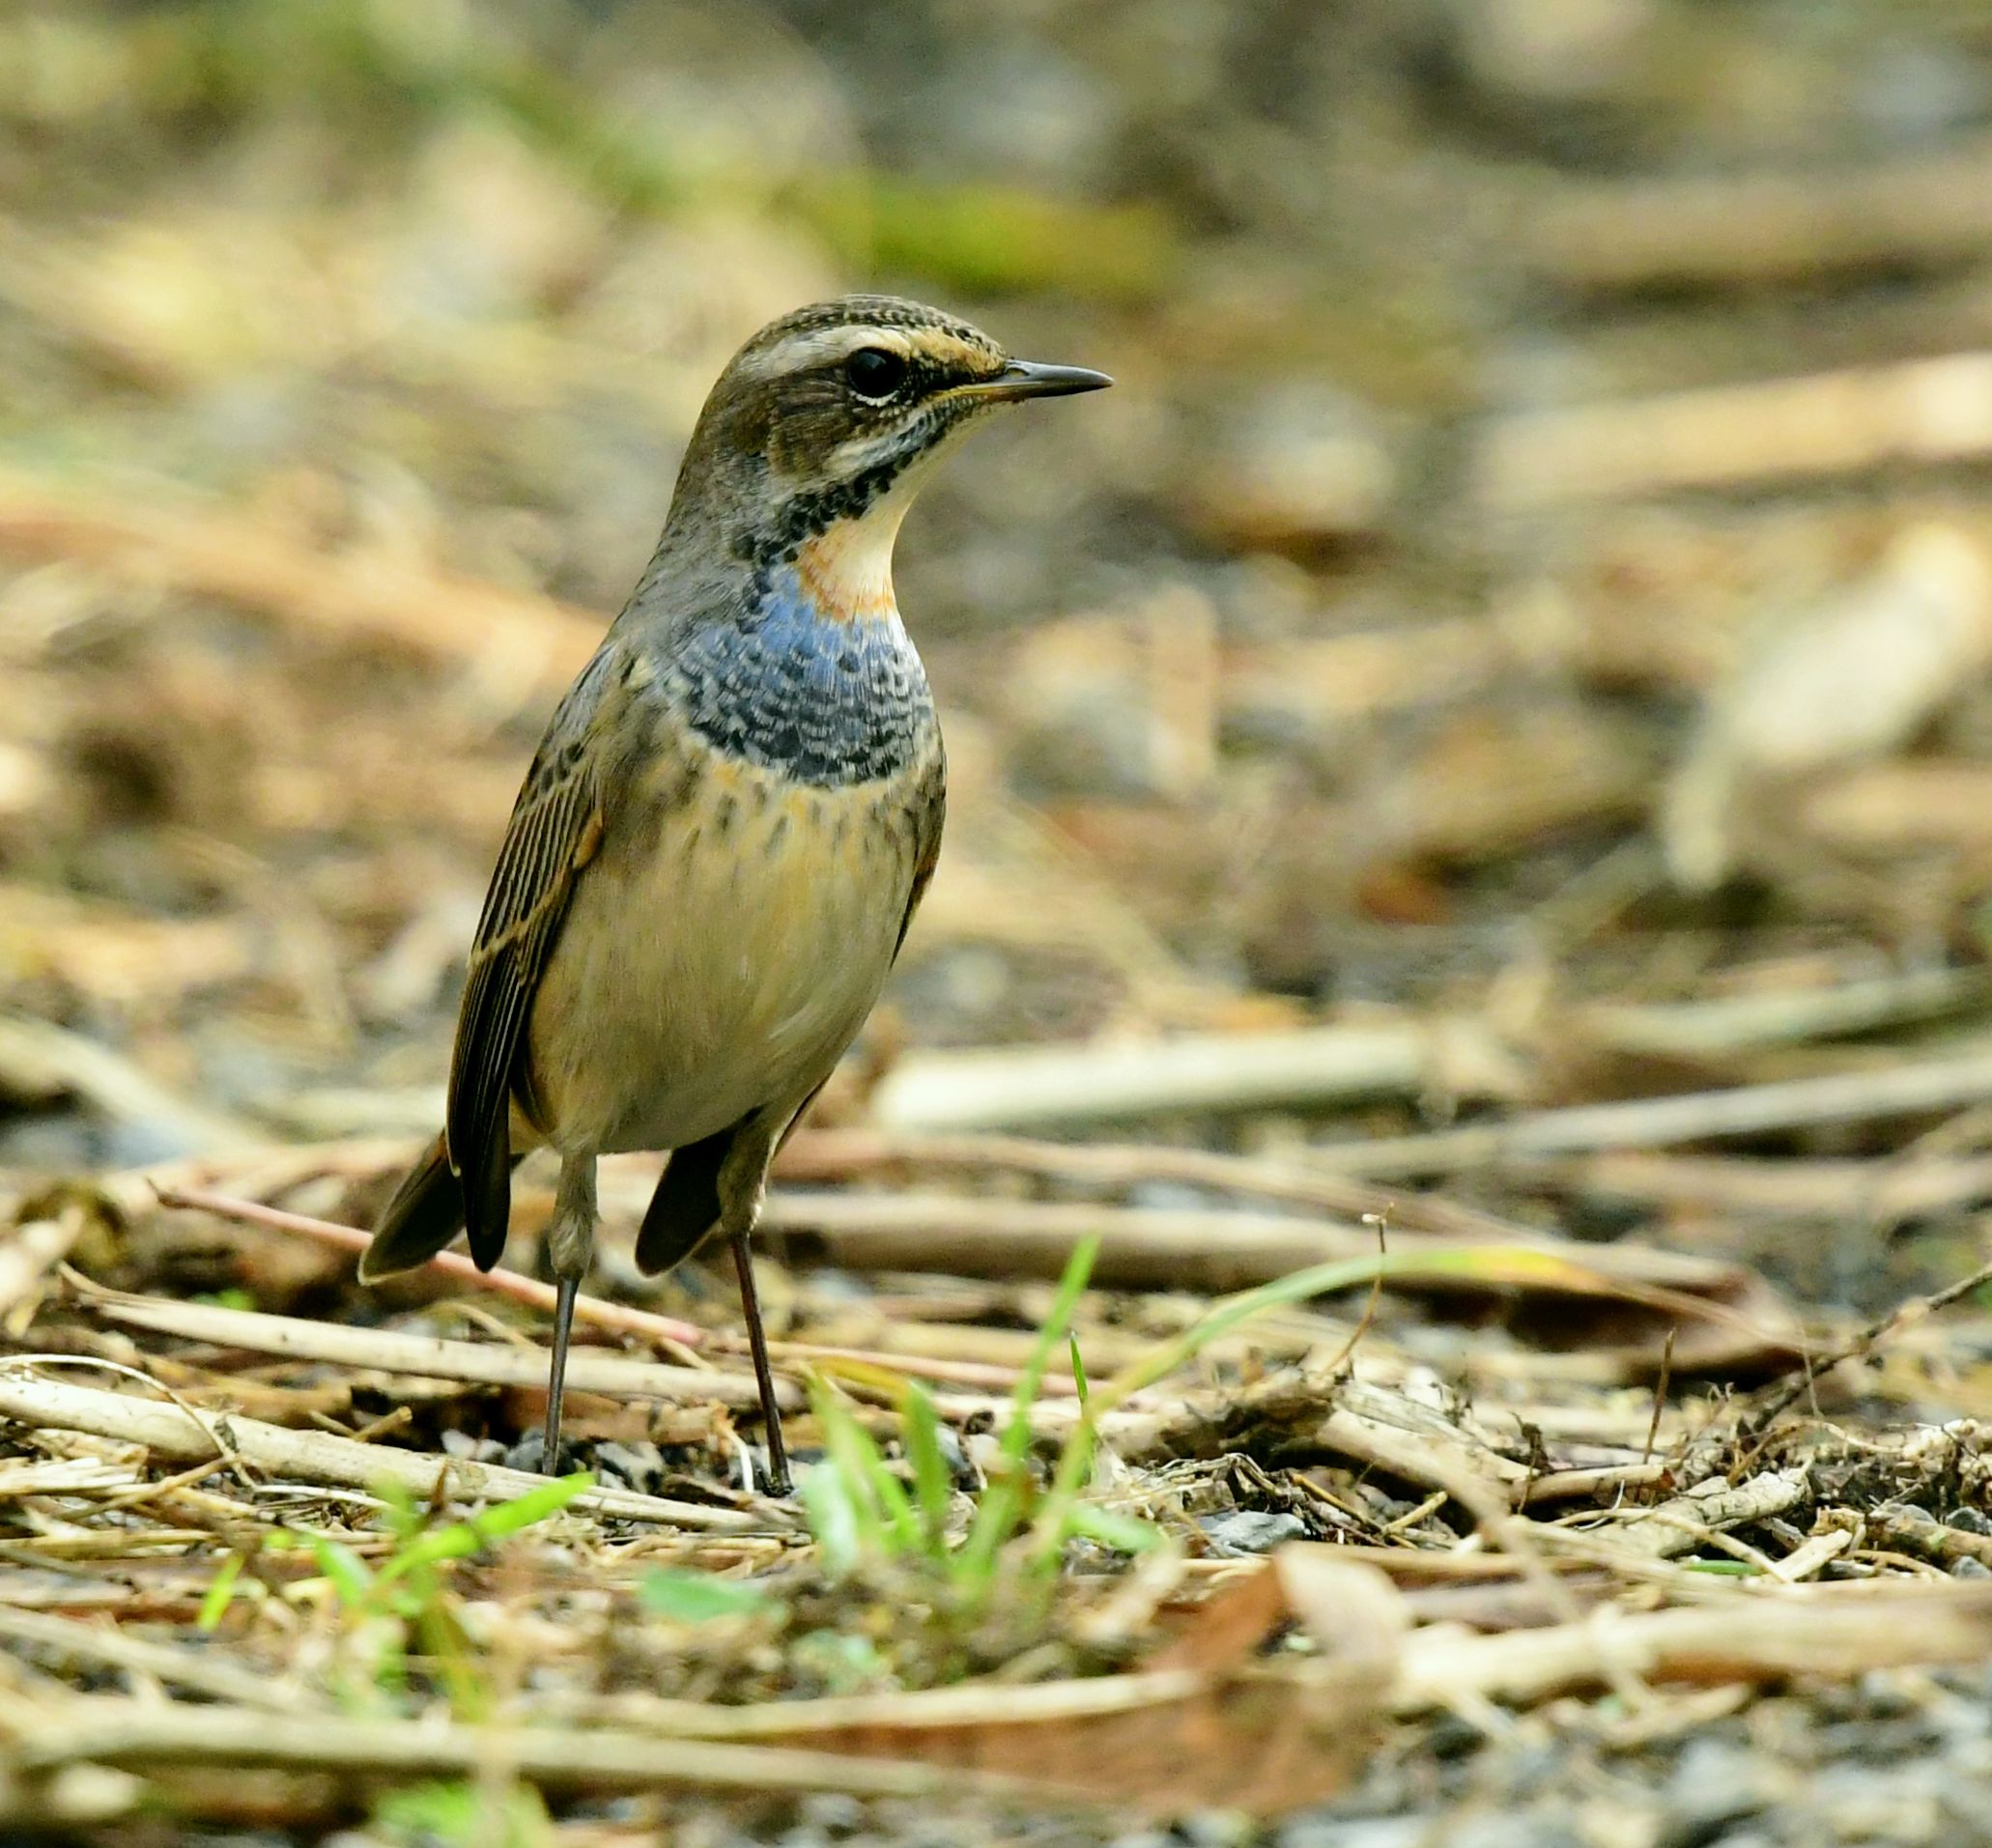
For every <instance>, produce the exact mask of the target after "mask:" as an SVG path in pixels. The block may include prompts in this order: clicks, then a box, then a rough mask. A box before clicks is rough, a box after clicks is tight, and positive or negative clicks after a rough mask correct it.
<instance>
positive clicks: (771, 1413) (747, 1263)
mask: <svg viewBox="0 0 1992 1848" xmlns="http://www.w3.org/2000/svg"><path fill="white" fill-rule="evenodd" d="M753 1236H754V1235H753V1234H752V1232H736V1233H733V1234H732V1235H731V1238H732V1243H733V1265H734V1268H735V1269H737V1270H738V1271H739V1272H740V1308H741V1312H742V1313H743V1314H744V1315H745V1316H746V1318H747V1345H748V1348H749V1349H750V1350H752V1352H753V1354H754V1384H755V1385H757V1386H758V1387H759V1388H760V1393H761V1422H762V1423H763V1424H764V1425H766V1426H767V1428H768V1488H769V1490H770V1491H771V1492H772V1493H775V1494H778V1495H785V1494H787V1493H788V1491H789V1482H788V1446H787V1445H786V1444H784V1443H783V1440H782V1412H781V1409H780V1407H777V1405H776V1404H775V1373H774V1369H773V1368H771V1367H770V1366H769V1365H768V1335H767V1330H766V1329H764V1328H763V1327H762V1326H761V1299H760V1294H759V1292H758V1291H756V1290H755V1289H754V1246H753Z"/></svg>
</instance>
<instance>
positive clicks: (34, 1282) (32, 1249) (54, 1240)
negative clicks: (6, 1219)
mask: <svg viewBox="0 0 1992 1848" xmlns="http://www.w3.org/2000/svg"><path fill="white" fill-rule="evenodd" d="M88 1223H89V1218H88V1215H87V1214H85V1213H84V1212H83V1211H82V1209H81V1208H77V1207H71V1208H69V1209H68V1210H67V1211H65V1212H64V1213H63V1214H62V1216H61V1217H60V1218H58V1219H40V1220H37V1221H36V1222H35V1223H34V1224H32V1225H27V1226H16V1227H14V1233H13V1236H12V1237H11V1238H10V1239H9V1241H8V1242H7V1243H6V1244H5V1245H0V1321H4V1320H5V1319H6V1317H7V1316H8V1315H9V1314H10V1313H11V1312H12V1311H13V1309H14V1306H15V1305H16V1304H18V1303H22V1302H25V1301H26V1300H27V1299H28V1297H29V1296H31V1295H33V1294H34V1293H35V1292H36V1291H37V1290H38V1289H40V1288H41V1285H42V1279H43V1277H45V1276H47V1274H48V1273H49V1271H51V1270H52V1269H54V1268H55V1266H56V1265H59V1264H60V1263H61V1262H62V1261H63V1259H65V1258H66V1257H68V1256H69V1251H70V1247H71V1245H72V1244H74V1243H75V1242H76V1240H77V1239H78V1238H79V1237H82V1233H83V1228H84V1227H85V1226H86V1225H87V1224H88Z"/></svg>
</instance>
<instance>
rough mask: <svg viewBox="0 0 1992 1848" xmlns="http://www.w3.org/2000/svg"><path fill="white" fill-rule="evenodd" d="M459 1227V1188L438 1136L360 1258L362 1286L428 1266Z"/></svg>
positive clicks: (461, 1203)
mask: <svg viewBox="0 0 1992 1848" xmlns="http://www.w3.org/2000/svg"><path fill="white" fill-rule="evenodd" d="M463 1225H464V1189H463V1185H462V1183H461V1182H460V1181H459V1180H457V1178H456V1176H455V1175H453V1174H451V1173H450V1171H449V1152H448V1151H447V1150H446V1149H444V1147H443V1145H442V1138H441V1136H438V1137H437V1138H436V1140H435V1141H434V1142H432V1143H431V1144H430V1145H429V1147H428V1148H427V1149H426V1150H424V1151H423V1152H422V1158H421V1160H419V1161H418V1162H416V1163H415V1165H414V1166H413V1168H412V1169H411V1170H410V1171H409V1174H408V1178H407V1179H406V1180H404V1181H403V1182H402V1183H401V1185H400V1186H399V1187H398V1188H396V1189H395V1193H394V1198H393V1199H392V1200H390V1201H388V1203H387V1209H386V1211H385V1212H384V1213H382V1215H381V1219H380V1223H379V1225H377V1226H376V1227H375V1228H374V1242H373V1243H372V1244H370V1245H369V1246H367V1248H366V1250H365V1251H364V1252H362V1253H361V1254H360V1259H359V1280H360V1282H361V1283H373V1282H374V1281H376V1280H377V1279H378V1278H381V1277H391V1276H393V1275H394V1273H395V1272H396V1271H397V1270H413V1268H414V1267H415V1266H416V1265H425V1264H427V1263H428V1262H429V1260H430V1259H431V1258H433V1257H435V1255H436V1254H437V1253H438V1252H439V1251H441V1249H442V1247H443V1246H444V1245H446V1244H448V1243H449V1241H450V1240H451V1239H452V1238H454V1237H456V1236H457V1234H458V1233H459V1232H461V1231H462V1230H463Z"/></svg>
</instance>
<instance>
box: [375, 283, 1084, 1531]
mask: <svg viewBox="0 0 1992 1848" xmlns="http://www.w3.org/2000/svg"><path fill="white" fill-rule="evenodd" d="M1110 383H1111V382H1110V381H1109V380H1108V379H1107V378H1106V377H1105V375H1103V374H1101V373H1097V372H1090V371H1087V370H1086V369H1084V368H1083V367H1079V366H1054V365H1039V364H1034V363H1032V362H1030V361H1028V360H1022V359H1012V358H1010V355H1008V354H1006V353H1005V352H1004V350H1003V349H1002V348H1001V347H999V346H998V345H997V344H996V342H995V341H993V340H991V339H990V338H989V336H988V335H987V334H985V333H982V332H981V331H979V330H978V329H977V328H975V327H970V326H969V325H968V324H967V323H966V322H963V321H957V320H956V319H954V318H953V316H952V315H946V314H943V313H941V312H940V311H939V310H937V309H934V308H926V307H922V306H920V305H919V304H918V303H916V302H911V301H900V300H896V299H892V298H890V297H885V296H849V297H845V298H844V299H841V300H837V301H829V302H824V303H822V304H820V305H818V306H815V307H810V308H803V309H800V310H799V311H797V312H796V313H794V314H791V315H787V316H784V317H783V319H782V320H780V321H777V322H774V323H773V324H771V325H770V326H768V327H763V328H762V329H761V330H760V332H759V333H757V334H755V335H754V338H753V339H751V340H750V341H749V342H748V343H747V345H746V346H744V347H743V348H741V350H740V352H739V353H738V354H736V355H734V357H733V359H732V362H731V363H730V364H729V365H728V366H727V367H726V371H725V372H724V373H723V374H722V375H721V377H720V380H719V383H718V384H716V385H714V387H713V389H712V395H711V396H710V397H709V398H707V400H706V402H705V408H704V410H703V411H701V412H700V413H699V416H698V422H697V427H696V428H695V429H694V431H693V433H692V440H691V442H690V445H689V446H688V448H687V449H686V452H685V459H684V463H683V466H682V467H681V468H680V469H679V471H678V480H677V488H676V490H675V492H674V494H673V495H672V498H671V504H670V511H669V515H668V516H667V518H666V521H665V526H664V535H663V537H662V538H661V539H660V540H659V541H658V545H657V550H656V553H655V554H653V556H652V557H651V560H650V563H649V565H648V567H647V568H646V569H645V571H644V572H643V575H642V578H641V579H640V581H639V583H638V584H637V588H636V591H635V593H634V594H633V595H632V596H631V598H630V601H629V603H628V605H627V606H626V607H625V608H624V610H623V611H622V613H621V614H620V615H619V616H617V617H616V619H615V621H614V623H613V624H612V626H611V627H610V630H609V633H608V635H607V636H606V637H605V639H604V640H603V642H602V646H601V648H600V649H599V650H598V651H597V652H596V654H595V657H594V659H593V660H592V661H590V662H589V663H588V665H587V666H586V667H585V668H583V670H582V673H581V676H580V678H579V679H577V680H576V681H575V683H574V685H573V686H572V687H571V688H570V689H569V690H568V692H567V695H566V697H565V698H563V699H562V700H561V701H560V704H559V706H558V708H557V709H556V710H555V714H554V717H553V720H552V722H551V723H550V724H549V725H548V726H547V731H546V736H545V737H544V738H543V739H542V740H541V742H540V747H539V751H538V753H537V754H536V755H535V756H534V758H533V760H532V767H531V769H530V770H529V771H528V772H527V773H526V783H525V786H524V788H522V789H521V790H520V792H519V799H518V802H517V804H516V805H515V806H514V808H513V810H512V819H511V824H510V826H509V827H508V828H507V829H506V831H505V839H504V844H503V845H502V846H501V847H500V848H499V849H498V867H497V869H496V871H494V872H493V874H492V879H491V889H490V892H489V894H488V895H487V896H486V898H485V901H484V913H483V916H482V918H481V919H480V921H479V923H478V925H477V936H476V941H475V944H474V945H473V947H472V949H471V951H470V979H469V981H468V984H467V986H466V988H465V991H464V999H463V1007H462V1010H461V1013H460V1014H459V1017H458V1021H457V1036H456V1051H455V1056H454V1058H453V1060H452V1062H451V1066H450V1075H449V1101H448V1107H447V1111H446V1114H445V1119H444V1128H443V1130H442V1133H441V1135H440V1136H438V1137H437V1139H436V1141H435V1142H434V1143H433V1144H431V1146H430V1147H429V1149H428V1151H426V1152H425V1153H424V1154H423V1156H422V1158H421V1159H420V1161H419V1162H417V1163H416V1165H415V1167H414V1169H413V1172H412V1173H411V1174H410V1175H409V1176H408V1178H407V1179H406V1180H403V1182H402V1183H401V1187H400V1189H399V1191H398V1192H396V1194H395V1195H394V1197H393V1199H392V1200H391V1201H389V1202H388V1204H387V1208H386V1210H385V1211H384V1213H383V1214H382V1216H381V1220H380V1224H379V1226H378V1227H377V1229H376V1230H375V1233H374V1237H373V1242H372V1244H371V1245H369V1246H368V1248H367V1251H366V1253H365V1255H364V1256H363V1257H362V1259H361V1260H360V1266H359V1274H360V1276H361V1278H362V1279H363V1280H364V1281H367V1282H371V1281H373V1280H374V1279H376V1278H380V1277H386V1276H390V1275H392V1274H393V1273H394V1272H396V1271H400V1270H407V1269H410V1268H412V1267H413V1266H414V1265H420V1264H424V1263H426V1262H427V1261H428V1260H429V1259H430V1258H432V1257H434V1256H435V1254H436V1253H437V1252H439V1251H441V1249H442V1247H443V1246H445V1245H446V1244H448V1243H449V1242H450V1240H451V1239H452V1238H453V1237H455V1236H456V1234H457V1232H458V1231H459V1229H461V1230H463V1231H464V1232H465V1233H467V1234H468V1237H469V1241H470V1254H471V1256H472V1257H473V1258H474V1259H475V1260H476V1262H477V1263H478V1265H481V1266H483V1267H484V1268H485V1269H487V1270H488V1269H489V1268H490V1267H491V1266H492V1265H494V1264H496V1263H497V1262H498V1256H499V1254H500V1253H501V1252H502V1251H503V1249H504V1244H505V1232H506V1224H507V1220H508V1218H509V1214H510V1208H511V1175H512V1168H513V1165H514V1163H515V1162H517V1161H518V1160H519V1159H520V1158H521V1157H522V1156H523V1155H524V1154H525V1153H526V1152H527V1151H531V1150H533V1149H537V1148H540V1147H543V1146H544V1147H551V1148H552V1149H553V1150H554V1151H555V1153H556V1154H557V1155H558V1156H559V1159H560V1178H559V1183H558V1187H557V1191H556V1194H555V1204H554V1212H553V1218H552V1220H551V1222H550V1224H549V1226H548V1229H547V1235H546V1240H547V1252H548V1256H549V1260H550V1264H551V1268H552V1270H553V1274H554V1276H555V1280H556V1282H557V1285H558V1291H557V1294H556V1298H555V1324H554V1351H553V1364H552V1374H551V1379H550V1381H549V1389H548V1394H547V1420H546V1448H545V1458H544V1467H545V1468H546V1469H547V1470H548V1471H549V1473H551V1472H553V1471H554V1470H555V1469H556V1468H557V1467H558V1464H559V1451H560V1398H561V1385H562V1380H563V1376H564V1374H565V1370H566V1363H567V1344H568V1334H569V1329H570V1327H571V1324H572V1322H573V1317H574V1300H575V1296H576V1294H577V1293H578V1291H579V1290H580V1287H581V1280H582V1277H583V1273H584V1272H585V1271H586V1270H587V1267H588V1263H589V1260H590V1258H591V1256H592V1254H593V1249H594V1241H595V1217H596V1214H595V1159H596V1157H597V1156H598V1155H602V1154H606V1153H610V1152H612V1151H618V1150H631V1149H660V1150H669V1151H670V1154H669V1160H668V1162H667V1163H666V1165H665V1170H664V1174H663V1177H662V1179H661V1180H659V1181H658V1183H657V1191H656V1193H655V1194H654V1195H653V1196H652V1198H651V1201H650V1205H649V1208H648V1210H647V1211H646V1212H645V1213H644V1215H643V1223H642V1228H641V1230H640V1232H639V1234H638V1236H637V1263H638V1265H639V1266H640V1268H641V1269H642V1270H643V1271H644V1272H646V1273H649V1274H656V1273H659V1272H662V1271H666V1270H669V1269H670V1267H671V1266H672V1265H676V1264H679V1263H680V1262H682V1261H683V1260H684V1259H685V1258H687V1257H689V1256H690V1255H691V1254H692V1253H693V1252H694V1251H696V1250H697V1248H698V1247H699V1246H700V1245H701V1244H703V1243H704V1242H705V1240H706V1239H707V1238H708V1237H711V1236H713V1235H714V1234H719V1235H721V1236H723V1237H726V1239H727V1240H728V1241H729V1242H730V1243H731V1245H732V1248H733V1260H734V1264H735V1265H736V1266H737V1269H738V1272H739V1278H740V1295H741V1305H742V1309H743V1312H744V1315H745V1319H746V1322H747V1330H748V1338H749V1344H750V1346H751V1348H752V1350H753V1354H754V1376H755V1379H756V1380H757V1382H758V1385H759V1389H760V1401H761V1414H762V1417H763V1419H764V1420H765V1422H766V1428H767V1441H768V1460H769V1471H768V1473H769V1477H770V1482H771V1486H772V1487H773V1488H774V1490H775V1492H776V1493H783V1494H785V1493H787V1492H788V1464H787V1456H786V1453H785V1450H784V1448H783V1441H782V1424H781V1417H780V1413H779V1412H778V1410H777V1408H776V1405H775V1393H774V1379H773V1376H772V1374H771V1373H770V1371H769V1366H768V1350H767V1341H766V1337H765V1334H764V1332H763V1330H762V1326H761V1316H760V1307H759V1303H758V1300H757V1298H756V1295H755V1293H754V1263H753V1257H752V1253H751V1249H750V1242H749V1241H750V1239H751V1237H752V1236H753V1233H754V1224H755V1221H756V1220H757V1219H758V1217H759V1214H760V1209H761V1200H762V1196H763V1192H764V1189H765V1186H766V1182H767V1174H768V1165H769V1163H770V1162H771V1161H772V1160H773V1159H774V1156H775V1153H776V1151H778V1150H779V1149H780V1148H781V1146H782V1143H783V1140H784V1138H785V1137H786V1136H787V1135H788V1134H789V1132H790V1131H791V1130H792V1129H793V1128H794V1127H795V1125H796V1123H797V1122H798V1121H799V1119H800V1118H801V1116H802V1113H803V1112H804V1111H805V1110H806V1109H807V1108H808V1107H809V1104H810V1101H811V1098H812V1097H813V1096H814V1095H815V1094H816V1092H817V1091H818V1089H819V1088H820V1087H821V1086H822V1084H823V1082H824V1080H825V1079H826V1078H827V1077H828V1076H829V1075H830V1071H831V1068H832V1067H833V1066H835V1065H836V1064H837V1062H838V1060H839V1057H840V1056H841V1055H842V1053H843V1052H844V1049H845V1048H846V1047H847V1046H848V1045H849V1044H850V1043H851V1041H852V1039H853V1038H856V1036H857V1033H858V1030H859V1028H860V1027H861V1026H863V1024H864V1022H865V1017H866V1016H867V1015H868V1013H869V1012H870V1011H871V1008H872V1005H873V1003H875V1002H876V1001H877V999H878V995H879V990H880V988H881V987H882V986H883V985H884V983H885V979H886V975H887V973H888V972H889V971H890V969H891V968H892V965H893V962H894V959H895V958H896V956H897V954H898V952H899V946H900V943H901V942H902V941H903V939H904V937H905V935H906V926H907V924H909V923H910V922H911V920H912V917H913V912H914V909H915V907H916V906H917V905H918V904H919V903H920V899H921V895H922V893H923V892H924V891H925V887H926V883H927V880H928V878H929V877H930V876H931V874H932V872H933V869H934V860H935V856H936V854H937V853H938V851H939V849H940V841H941V815H942V810H943V806H944V798H945V785H946V776H945V766H944V760H943V756H942V750H941V730H940V725H939V722H938V720H937V719H936V717H935V714H934V704H933V698H932V696H931V694H930V693H929V691H928V689H927V682H926V675H925V671H924V670H923V668H922V667H921V664H920V656H919V655H918V654H917V653H916V652H915V650H914V647H913V643H912V640H910V639H909V638H908V636H907V634H906V631H905V628H904V626H903V625H902V624H901V622H900V620H899V611H898V605H897V603H896V600H895V598H894V595H893V579H892V555H893V542H894V539H895V538H896V535H897V532H898V529H899V523H900V521H901V520H902V519H903V518H904V517H905V513H906V509H907V506H908V505H909V504H910V502H911V501H912V499H913V497H914V495H915V493H916V492H917V491H918V489H919V487H920V485H921V483H922V482H923V481H924V480H925V478H926V476H927V475H928V473H929V472H930V471H931V470H932V469H933V467H934V464H935V463H936V462H937V461H938V460H939V458H940V456H941V455H942V453H943V452H944V451H945V450H947V449H948V448H949V447H950V446H952V444H953V442H954V441H955V440H956V439H957V438H958V437H960V436H961V435H962V433H963V432H964V431H966V430H967V429H968V428H969V427H970V425H972V424H973V423H975V422H976V420H977V419H978V418H980V417H981V416H982V415H983V414H984V413H985V412H989V411H991V410H993V409H995V408H996V407H997V406H999V405H1007V404H1014V403H1016V402H1018V401H1020V400H1022V399H1025V398H1044V397H1054V396H1059V395H1062V394H1066V393H1070V392H1077V391H1093V390H1096V389H1097V388H1098V387H1100V386H1101V385H1104V384H1110Z"/></svg>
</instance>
